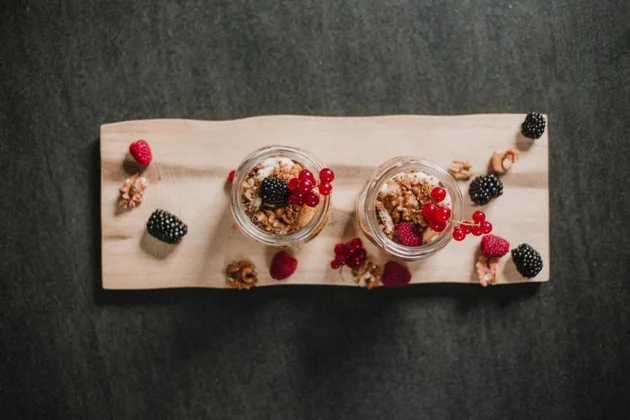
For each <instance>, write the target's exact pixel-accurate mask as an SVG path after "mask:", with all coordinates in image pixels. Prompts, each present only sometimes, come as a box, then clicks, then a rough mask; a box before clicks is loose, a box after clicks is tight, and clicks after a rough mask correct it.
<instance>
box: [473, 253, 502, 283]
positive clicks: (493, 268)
mask: <svg viewBox="0 0 630 420" xmlns="http://www.w3.org/2000/svg"><path fill="white" fill-rule="evenodd" d="M498 265H499V259H498V258H488V257H486V256H485V255H482V256H480V257H479V260H478V261H477V263H476V264H475V269H476V270H477V277H478V278H479V283H480V284H481V285H482V286H483V287H486V286H487V285H488V284H492V285H494V284H497V268H498Z"/></svg>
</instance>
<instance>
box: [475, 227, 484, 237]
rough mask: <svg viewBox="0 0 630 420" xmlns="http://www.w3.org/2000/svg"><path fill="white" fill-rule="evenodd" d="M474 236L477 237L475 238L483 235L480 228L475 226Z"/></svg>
mask: <svg viewBox="0 0 630 420" xmlns="http://www.w3.org/2000/svg"><path fill="white" fill-rule="evenodd" d="M472 234H473V235H475V236H481V235H483V233H482V232H481V229H479V226H473V228H472Z"/></svg>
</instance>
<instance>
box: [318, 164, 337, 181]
mask: <svg viewBox="0 0 630 420" xmlns="http://www.w3.org/2000/svg"><path fill="white" fill-rule="evenodd" d="M319 179H320V180H321V182H322V183H331V182H333V180H334V179H335V173H334V172H333V171H332V169H330V168H324V169H322V170H321V171H319Z"/></svg>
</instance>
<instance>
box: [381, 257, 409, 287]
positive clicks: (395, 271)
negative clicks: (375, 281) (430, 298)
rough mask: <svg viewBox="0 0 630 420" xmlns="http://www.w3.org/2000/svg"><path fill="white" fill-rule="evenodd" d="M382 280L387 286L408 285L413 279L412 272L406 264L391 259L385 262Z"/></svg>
mask: <svg viewBox="0 0 630 420" xmlns="http://www.w3.org/2000/svg"><path fill="white" fill-rule="evenodd" d="M381 281H382V282H383V286H385V287H402V286H406V285H408V284H409V282H410V281H411V273H410V272H409V270H408V269H407V267H405V266H404V265H402V264H399V263H397V262H394V261H389V262H388V263H387V264H385V269H384V271H383V277H382V279H381Z"/></svg>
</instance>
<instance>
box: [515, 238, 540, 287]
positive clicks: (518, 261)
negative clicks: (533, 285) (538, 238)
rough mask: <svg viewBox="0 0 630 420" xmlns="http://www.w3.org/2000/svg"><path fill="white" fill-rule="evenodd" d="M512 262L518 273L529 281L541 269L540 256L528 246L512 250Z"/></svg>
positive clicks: (522, 245) (521, 245)
mask: <svg viewBox="0 0 630 420" xmlns="http://www.w3.org/2000/svg"><path fill="white" fill-rule="evenodd" d="M512 260H513V261H514V265H516V269H517V270H518V272H519V273H521V275H522V276H523V277H526V278H529V279H530V278H533V277H536V276H537V275H538V273H540V271H541V270H542V268H543V261H542V258H541V256H540V254H539V253H538V251H536V250H535V249H534V248H532V247H531V245H529V244H520V245H519V246H517V247H516V248H514V249H513V250H512Z"/></svg>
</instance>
